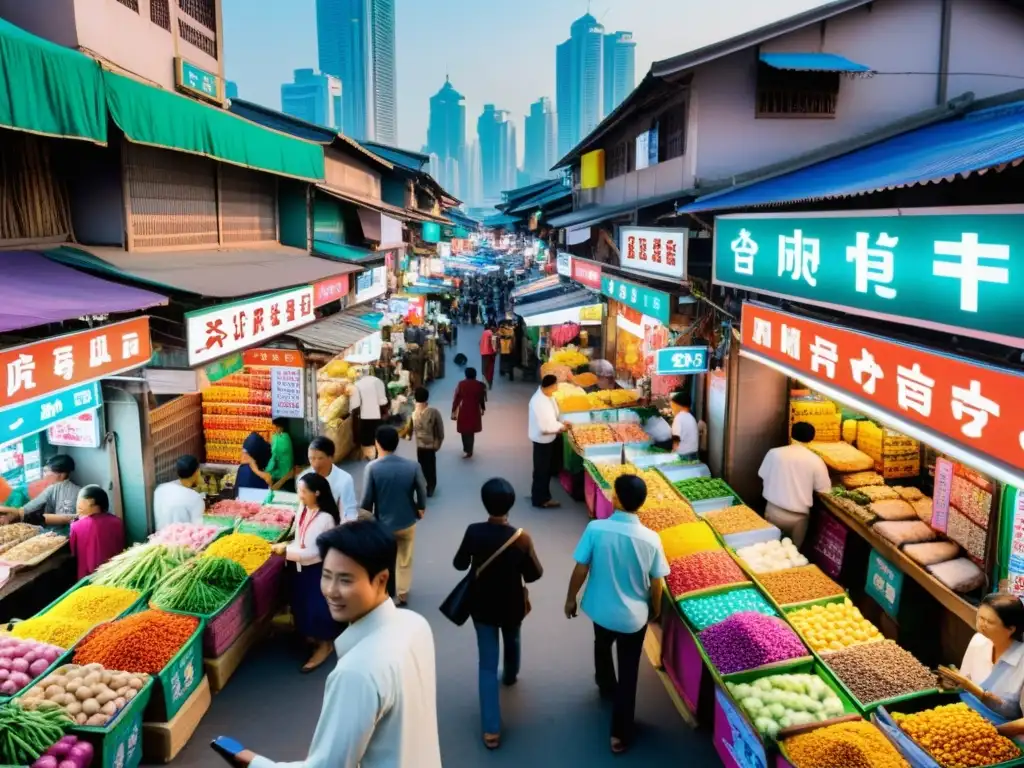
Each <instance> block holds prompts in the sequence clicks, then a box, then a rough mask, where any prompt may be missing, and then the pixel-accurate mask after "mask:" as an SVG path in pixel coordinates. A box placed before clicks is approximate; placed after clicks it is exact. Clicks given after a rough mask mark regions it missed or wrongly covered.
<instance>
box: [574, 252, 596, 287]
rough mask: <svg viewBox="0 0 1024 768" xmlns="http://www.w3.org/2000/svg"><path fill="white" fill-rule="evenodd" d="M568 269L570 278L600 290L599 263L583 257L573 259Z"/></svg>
mask: <svg viewBox="0 0 1024 768" xmlns="http://www.w3.org/2000/svg"><path fill="white" fill-rule="evenodd" d="M569 269H570V270H571V274H572V279H573V280H575V281H576V282H577V283H579V284H580V285H585V286H587V288H593V289H594V290H595V291H600V290H601V265H600V264H597V263H595V262H593V261H586V260H585V259H573V260H572V262H571V264H570V266H569Z"/></svg>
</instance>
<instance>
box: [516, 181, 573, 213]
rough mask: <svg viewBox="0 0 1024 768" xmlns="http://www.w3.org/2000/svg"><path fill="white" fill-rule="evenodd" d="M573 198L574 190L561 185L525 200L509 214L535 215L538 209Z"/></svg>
mask: <svg viewBox="0 0 1024 768" xmlns="http://www.w3.org/2000/svg"><path fill="white" fill-rule="evenodd" d="M571 196H572V190H571V189H569V188H568V187H566V186H564V185H562V184H559V185H558V186H557V187H553V188H552V189H546V190H544V191H543V192H541V193H540V194H538V195H534V196H533V197H531V198H528V199H527V200H524V201H523V202H522V203H520V204H519V205H517V206H516V207H515V208H512V209H511V210H510V211H509V213H533V211H535V210H536V209H537V208H543V207H544V206H545V205H548V204H549V203H554V202H556V201H558V200H564V199H565V198H567V197H571Z"/></svg>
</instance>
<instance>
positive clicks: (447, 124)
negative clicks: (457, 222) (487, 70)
mask: <svg viewBox="0 0 1024 768" xmlns="http://www.w3.org/2000/svg"><path fill="white" fill-rule="evenodd" d="M465 146H466V100H465V98H464V97H463V95H462V94H461V93H459V92H458V91H456V90H455V88H454V87H452V84H451V82H450V81H449V80H448V78H447V77H446V78H445V80H444V85H443V86H441V90H439V91H438V92H437V93H435V94H434V95H433V96H431V97H430V123H429V125H428V126H427V153H428V154H435V155H437V157H438V159H439V160H440V174H441V175H440V176H435V177H434V178H436V179H437V181H438V183H439V184H440V185H441V186H442V187H444V188H445V189H446V190H448V191H449V192H451V193H452V194H453V195H456V196H458V193H457V192H456V189H458V188H460V187H461V186H462V184H461V183H460V179H459V176H458V169H459V164H460V162H461V160H462V155H463V151H464V148H465Z"/></svg>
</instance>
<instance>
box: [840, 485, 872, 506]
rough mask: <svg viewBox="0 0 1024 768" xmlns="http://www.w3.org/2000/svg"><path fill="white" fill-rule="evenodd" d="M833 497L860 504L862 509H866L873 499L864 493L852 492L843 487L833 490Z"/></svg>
mask: <svg viewBox="0 0 1024 768" xmlns="http://www.w3.org/2000/svg"><path fill="white" fill-rule="evenodd" d="M832 495H833V496H835V497H836V498H839V499H849V500H850V501H852V502H854V503H855V504H860V505H861V506H862V507H866V506H867V505H868V504H870V503H871V497H870V496H868V495H867V494H866V493H864V492H863V491H858V490H852V491H848V490H846V489H845V488H843V486H841V485H837V486H836V487H835V488H833V489H832Z"/></svg>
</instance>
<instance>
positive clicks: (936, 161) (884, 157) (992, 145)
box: [678, 101, 1024, 213]
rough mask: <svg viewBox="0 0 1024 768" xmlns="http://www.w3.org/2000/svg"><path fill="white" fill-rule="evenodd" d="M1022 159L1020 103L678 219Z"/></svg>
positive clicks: (768, 183)
mask: <svg viewBox="0 0 1024 768" xmlns="http://www.w3.org/2000/svg"><path fill="white" fill-rule="evenodd" d="M1021 158H1024V101H1018V102H1014V103H1012V104H1006V105H1003V106H999V107H991V108H989V109H983V110H979V111H977V112H972V113H969V114H967V115H964V116H963V117H960V118H957V119H956V120H950V121H947V122H944V123H938V124H936V125H930V126H928V127H926V128H919V129H918V130H916V131H909V132H907V133H904V134H902V135H900V136H896V137H894V138H891V139H887V140H885V141H882V142H879V143H878V144H874V145H872V146H870V147H865V148H864V149H859V150H857V151H856V152H850V153H848V154H845V155H842V156H840V157H836V158H833V159H831V160H826V161H824V162H821V163H816V164H814V165H810V166H807V167H806V168H801V169H800V170H797V171H792V172H791V173H787V174H784V175H782V176H776V177H775V178H772V179H767V180H765V181H760V182H754V183H752V184H749V185H748V186H745V187H738V188H737V187H733V188H729V189H724V190H721V191H719V192H715V193H712V194H710V195H704V196H703V197H701V198H698V199H697V200H695V201H694V202H692V203H690V204H689V205H684V206H681V207H680V208H678V211H679V213H697V212H700V211H714V210H723V209H739V208H753V207H756V206H760V205H779V204H783V203H796V202H804V201H808V200H820V199H823V198H830V197H847V196H850V195H862V194H866V193H869V192H877V191H880V190H883V189H892V188H894V187H906V186H913V185H914V184H923V183H927V182H931V181H939V180H942V179H952V178H954V177H956V176H966V175H968V174H970V173H972V172H974V171H982V170H985V169H988V168H997V167H999V166H1001V165H1004V164H1007V163H1012V162H1015V161H1018V160H1020V159H1021Z"/></svg>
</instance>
